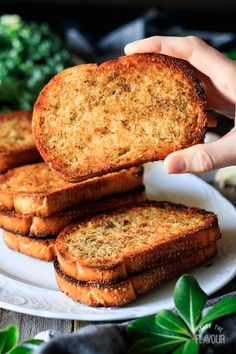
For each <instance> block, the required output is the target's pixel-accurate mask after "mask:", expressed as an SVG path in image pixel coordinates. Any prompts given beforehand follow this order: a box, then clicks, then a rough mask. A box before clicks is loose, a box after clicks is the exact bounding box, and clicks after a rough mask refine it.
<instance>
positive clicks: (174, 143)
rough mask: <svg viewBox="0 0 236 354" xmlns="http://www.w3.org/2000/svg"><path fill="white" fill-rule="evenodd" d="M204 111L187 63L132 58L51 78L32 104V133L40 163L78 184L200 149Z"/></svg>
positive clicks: (140, 56) (197, 84) (146, 56)
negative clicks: (175, 153)
mask: <svg viewBox="0 0 236 354" xmlns="http://www.w3.org/2000/svg"><path fill="white" fill-rule="evenodd" d="M205 106H206V97H205V93H204V90H203V87H202V85H201V83H200V81H199V80H198V78H197V76H196V74H195V72H194V71H193V68H192V67H190V65H189V64H188V63H187V62H185V61H183V60H180V59H176V58H173V57H168V56H165V55H160V54H134V55H130V56H126V57H122V58H120V59H119V60H113V61H108V62H105V63H103V64H102V65H100V66H97V65H95V64H87V65H79V66H76V67H73V68H70V69H66V70H64V71H62V72H61V73H59V74H58V75H56V76H55V77H54V78H53V79H52V80H51V81H50V82H49V83H48V84H47V85H46V87H45V88H44V89H43V90H42V92H41V94H40V95H39V97H38V99H37V101H36V103H35V106H34V112H33V134H34V137H35V142H36V145H37V147H38V149H39V151H40V153H41V155H42V157H43V158H44V159H45V161H47V162H48V163H50V165H51V166H52V167H53V168H54V169H55V170H57V171H58V172H59V173H60V174H61V175H62V176H63V177H64V178H65V179H66V180H68V181H73V182H75V181H81V180H84V179H87V178H91V177H92V176H98V175H102V174H105V173H108V172H111V171H117V170H120V169H123V168H127V167H130V166H139V165H141V164H142V163H145V162H147V161H154V160H160V159H164V158H165V157H166V156H167V155H168V154H169V153H171V152H173V151H176V150H179V149H182V148H186V147H188V146H191V145H194V144H197V143H201V142H203V140H204V134H205V129H206V114H205V112H204V109H205Z"/></svg>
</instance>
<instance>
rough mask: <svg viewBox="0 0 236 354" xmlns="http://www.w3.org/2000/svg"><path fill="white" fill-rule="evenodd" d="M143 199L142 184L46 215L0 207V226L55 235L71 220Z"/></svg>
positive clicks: (21, 231)
mask: <svg viewBox="0 0 236 354" xmlns="http://www.w3.org/2000/svg"><path fill="white" fill-rule="evenodd" d="M144 199H145V193H144V186H141V187H139V188H137V189H136V190H134V191H132V192H127V193H122V194H117V195H114V196H109V197H106V198H102V199H100V200H97V201H96V203H95V202H94V201H93V202H88V203H85V204H82V205H79V206H77V207H74V208H71V209H66V210H64V211H61V212H59V213H57V214H53V215H51V216H47V217H44V218H42V217H40V216H29V215H22V214H19V213H16V212H15V211H14V210H8V209H0V227H2V228H3V229H4V230H6V231H10V232H12V233H15V234H21V235H27V236H33V237H52V236H57V235H58V234H59V233H60V232H61V231H62V230H63V229H64V228H65V227H66V226H68V225H69V224H70V223H71V222H72V221H75V220H77V219H82V218H85V217H88V216H92V215H96V214H100V213H103V212H107V211H111V210H115V209H119V208H122V207H125V206H129V205H130V206H132V205H135V204H138V203H140V202H142V201H144Z"/></svg>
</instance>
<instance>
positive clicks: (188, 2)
mask: <svg viewBox="0 0 236 354" xmlns="http://www.w3.org/2000/svg"><path fill="white" fill-rule="evenodd" d="M150 9H152V10H153V9H155V13H156V15H155V16H154V18H152V19H150V20H148V21H147V23H146V25H145V37H147V36H151V35H155V34H166V31H168V29H169V28H172V27H173V26H180V27H182V28H183V29H184V31H186V32H187V33H186V34H191V32H194V31H196V30H197V31H199V30H200V31H210V32H212V33H213V35H214V33H219V32H231V33H234V34H235V36H234V38H233V40H230V41H229V42H226V43H223V44H219V45H218V47H217V46H216V47H217V49H219V50H221V51H229V50H232V49H236V0H205V1H202V0H193V1H192V0H160V1H155V0H110V1H109V0H31V1H29V0H24V1H21V0H18V1H17V0H14V1H12V0H0V15H1V14H4V13H9V14H19V15H20V16H22V18H23V19H25V20H36V21H40V22H41V21H46V22H48V23H49V24H50V26H51V27H52V28H53V29H54V30H56V31H58V32H59V33H60V34H61V35H62V36H63V35H64V32H65V28H66V27H67V26H71V25H72V26H76V27H77V28H78V29H79V31H80V32H81V33H83V35H85V37H86V38H87V39H88V40H89V41H90V43H96V41H98V40H99V39H100V38H102V37H103V36H104V35H106V34H107V33H109V32H110V31H112V30H113V29H116V28H117V27H119V26H121V25H122V24H125V23H128V22H130V21H132V20H135V19H136V18H138V17H140V16H142V15H144V14H145V13H147V12H148V11H149V10H150ZM168 34H169V33H168ZM170 34H171V33H170ZM209 43H210V44H211V45H212V43H211V42H210V41H209ZM232 126H233V122H232V121H231V120H228V119H224V118H222V117H221V119H220V120H219V124H218V128H217V129H213V131H216V132H217V133H220V134H221V135H222V134H224V133H225V132H227V131H228V130H229V129H230V128H232Z"/></svg>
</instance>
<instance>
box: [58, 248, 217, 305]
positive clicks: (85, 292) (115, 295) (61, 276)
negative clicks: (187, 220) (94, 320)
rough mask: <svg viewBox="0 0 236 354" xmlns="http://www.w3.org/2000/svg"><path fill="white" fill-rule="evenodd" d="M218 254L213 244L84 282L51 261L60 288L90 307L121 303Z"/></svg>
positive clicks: (133, 298) (129, 300)
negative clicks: (111, 278) (124, 274)
mask: <svg viewBox="0 0 236 354" xmlns="http://www.w3.org/2000/svg"><path fill="white" fill-rule="evenodd" d="M216 253H217V247H216V244H214V245H211V246H208V247H206V248H203V249H201V250H200V251H198V252H195V253H194V254H191V255H189V254H186V255H185V257H184V258H181V259H179V260H178V261H173V262H171V263H168V264H165V265H162V266H159V267H156V268H153V269H149V270H147V271H144V272H142V273H139V274H135V275H132V276H130V277H128V278H127V279H125V280H124V281H121V282H117V283H110V284H109V283H100V284H99V283H86V282H81V281H78V280H76V279H74V278H72V277H70V276H68V275H66V274H65V273H63V271H62V270H61V268H60V265H59V263H58V262H57V261H56V262H55V263H54V267H55V274H56V280H57V284H58V286H59V288H60V289H61V290H62V291H63V292H64V293H65V294H66V295H68V296H69V297H70V298H72V299H73V300H76V301H79V302H81V303H83V304H86V305H89V306H105V307H109V306H123V305H126V304H128V303H129V302H131V301H134V300H135V299H136V298H137V297H138V296H140V295H142V294H145V293H147V292H148V291H150V290H151V289H153V288H155V287H157V286H158V285H160V284H162V283H163V282H164V281H167V280H169V279H172V278H175V277H177V276H178V275H180V274H182V273H185V272H186V271H189V270H190V269H192V268H194V267H196V266H198V265H200V264H202V263H204V262H206V261H207V260H209V259H211V258H212V257H214V256H215V255H216Z"/></svg>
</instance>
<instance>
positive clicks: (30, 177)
mask: <svg viewBox="0 0 236 354" xmlns="http://www.w3.org/2000/svg"><path fill="white" fill-rule="evenodd" d="M142 183H143V169H142V168H140V167H134V168H130V169H127V170H122V171H119V172H116V173H110V174H107V175H105V176H102V177H96V178H93V179H90V180H86V181H84V182H81V183H69V182H66V181H64V180H63V179H62V178H61V177H60V176H59V175H58V174H57V173H56V172H55V171H53V170H51V168H50V167H49V166H48V165H47V164H46V163H44V162H42V163H37V164H31V165H25V166H21V167H17V168H15V169H12V170H9V171H8V172H6V173H5V174H2V175H1V176H0V227H2V228H3V229H4V232H3V234H4V240H5V243H6V244H7V245H8V246H9V247H10V248H12V249H14V250H16V251H19V252H21V253H24V254H26V255H28V256H31V257H35V258H38V259H41V260H45V261H52V260H53V259H54V257H55V251H54V243H55V239H56V237H57V235H58V234H59V233H60V231H62V230H63V229H64V228H65V227H66V226H67V225H69V224H70V223H71V222H72V221H74V220H76V219H80V218H84V217H86V216H88V215H94V214H97V213H101V212H105V211H107V210H113V209H116V208H118V207H124V206H128V205H135V204H136V203H138V202H140V200H142V199H143V195H144V193H143V191H144V187H143V184H142Z"/></svg>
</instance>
